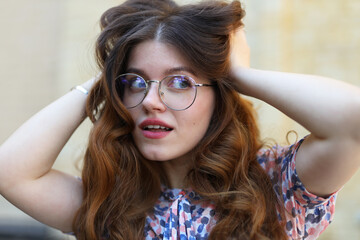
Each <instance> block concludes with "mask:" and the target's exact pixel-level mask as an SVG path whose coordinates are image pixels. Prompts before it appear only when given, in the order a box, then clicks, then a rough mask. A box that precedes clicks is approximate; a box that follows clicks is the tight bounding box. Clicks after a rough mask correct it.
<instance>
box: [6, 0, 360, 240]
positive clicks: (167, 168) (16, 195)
mask: <svg viewBox="0 0 360 240" xmlns="http://www.w3.org/2000/svg"><path fill="white" fill-rule="evenodd" d="M243 16H244V11H243V9H242V8H241V5H240V3H239V2H238V1H233V2H231V3H227V2H223V1H209V2H203V3H199V4H195V5H186V6H177V5H176V4H175V3H174V2H172V1H170V0H152V1H147V0H142V1H141V0H133V1H127V2H125V3H123V4H121V5H120V6H117V7H114V8H112V9H110V10H108V11H107V12H105V13H104V15H103V16H102V18H101V27H102V32H101V34H100V36H99V38H98V41H97V45H96V51H97V61H98V63H99V67H100V72H101V73H100V74H99V76H98V77H96V78H95V79H92V80H89V81H88V82H85V83H84V84H82V85H81V86H77V87H75V88H74V90H72V91H70V92H69V93H67V94H65V95H64V96H63V97H61V98H60V99H58V100H57V101H55V102H54V103H52V104H50V105H49V106H47V107H46V108H44V109H43V110H42V111H40V112H39V113H38V114H36V115H35V116H34V117H32V118H31V119H30V120H28V121H27V122H26V123H25V124H24V125H23V126H21V127H20V128H19V129H18V130H17V131H16V132H15V133H14V134H13V135H12V136H11V137H10V138H9V139H8V140H7V141H6V142H5V143H4V144H3V145H2V146H1V148H0V192H1V194H2V195H3V196H4V197H6V198H7V199H8V200H9V201H10V202H12V203H13V204H15V205H16V206H18V207H19V208H20V209H22V210H23V211H24V212H26V213H28V214H29V215H31V216H33V217H34V218H36V219H38V220H39V221H41V222H44V223H46V224H48V225H50V226H53V227H55V228H58V229H60V230H62V231H64V232H74V234H75V235H76V237H77V238H78V239H81V240H84V239H86V240H89V239H144V238H145V239H316V238H317V237H318V236H319V234H320V233H321V232H322V231H323V230H325V228H326V227H327V226H328V224H329V223H330V221H331V220H332V217H333V212H334V204H335V198H336V192H337V191H338V190H339V189H340V188H341V187H342V186H343V185H344V184H345V183H346V181H347V180H348V179H349V178H350V177H351V176H352V175H353V174H354V173H355V172H356V170H357V169H358V168H359V165H360V148H359V147H358V146H359V142H360V90H359V88H357V87H354V86H349V85H347V84H344V83H341V82H338V81H336V80H332V79H327V78H323V77H315V76H306V75H298V74H289V73H279V72H270V71H261V70H255V69H251V68H249V67H248V62H249V49H248V46H247V44H246V40H245V36H244V33H243V31H242V30H241V27H242V22H241V19H242V18H243ZM88 93H89V94H88ZM239 93H240V95H239ZM242 94H244V95H249V96H253V97H255V98H258V99H261V100H263V101H265V102H267V103H269V104H271V105H272V106H274V107H276V108H278V109H279V110H281V111H282V112H284V113H285V114H287V115H288V116H289V117H291V118H293V119H294V120H296V121H297V122H299V123H300V124H302V125H303V126H304V127H305V128H307V129H308V130H309V131H310V132H311V134H310V135H309V136H307V137H306V138H304V139H302V140H301V141H299V142H298V143H296V144H295V145H292V146H289V147H278V146H276V147H274V148H272V149H269V150H262V149H263V148H262V147H263V146H262V143H261V141H260V139H259V132H258V128H257V125H256V122H255V118H254V109H253V108H252V105H251V103H250V102H248V101H246V100H245V99H243V98H242V97H241V95H242ZM85 113H86V114H85ZM86 116H88V117H89V118H90V119H91V121H92V122H93V124H94V126H93V129H92V131H91V133H90V139H89V144H88V148H87V151H86V154H85V160H84V167H83V173H82V178H81V179H78V178H75V177H73V176H69V175H67V174H65V173H62V172H59V171H56V170H53V169H52V165H53V163H54V161H55V159H56V157H57V155H58V154H59V152H60V150H61V149H62V148H63V146H64V144H65V143H66V142H67V140H68V139H69V137H70V136H71V134H72V133H73V132H74V131H75V129H76V128H77V127H78V126H79V124H80V123H81V122H82V121H83V119H84V118H85V117H86Z"/></svg>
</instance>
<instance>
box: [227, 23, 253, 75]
mask: <svg viewBox="0 0 360 240" xmlns="http://www.w3.org/2000/svg"><path fill="white" fill-rule="evenodd" d="M230 44H231V64H232V67H235V68H236V67H245V68H250V47H249V45H248V43H247V40H246V35H245V31H244V28H239V29H237V30H235V31H234V32H233V33H232V34H231V35H230Z"/></svg>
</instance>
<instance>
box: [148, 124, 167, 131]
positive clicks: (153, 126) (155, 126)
mask: <svg viewBox="0 0 360 240" xmlns="http://www.w3.org/2000/svg"><path fill="white" fill-rule="evenodd" d="M144 129H162V130H166V131H170V130H171V129H170V128H167V127H164V126H160V125H148V126H146V127H144Z"/></svg>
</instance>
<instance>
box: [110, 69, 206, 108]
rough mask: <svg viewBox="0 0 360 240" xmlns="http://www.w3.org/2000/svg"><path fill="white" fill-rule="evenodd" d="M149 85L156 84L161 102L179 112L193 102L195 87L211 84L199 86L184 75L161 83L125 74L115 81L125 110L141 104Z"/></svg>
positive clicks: (169, 77)
mask: <svg viewBox="0 0 360 240" xmlns="http://www.w3.org/2000/svg"><path fill="white" fill-rule="evenodd" d="M150 83H158V84H159V88H158V93H159V96H160V99H161V101H162V102H163V103H164V104H165V105H166V106H167V107H168V108H170V109H173V110H176V111H181V110H185V109H188V108H189V107H191V105H192V104H193V103H194V102H195V99H196V95H197V87H209V86H213V84H199V83H196V82H195V81H194V79H192V78H191V77H189V76H186V75H171V76H167V77H165V78H164V79H162V80H161V81H156V80H145V79H144V78H142V77H141V76H139V75H137V74H134V73H125V74H122V75H120V76H118V77H117V78H116V80H115V84H116V92H117V94H118V97H120V99H121V100H122V102H123V104H124V105H125V107H126V108H128V109H130V108H134V107H136V106H138V105H139V104H141V103H142V101H143V100H144V99H145V97H146V95H147V93H148V92H149V89H150Z"/></svg>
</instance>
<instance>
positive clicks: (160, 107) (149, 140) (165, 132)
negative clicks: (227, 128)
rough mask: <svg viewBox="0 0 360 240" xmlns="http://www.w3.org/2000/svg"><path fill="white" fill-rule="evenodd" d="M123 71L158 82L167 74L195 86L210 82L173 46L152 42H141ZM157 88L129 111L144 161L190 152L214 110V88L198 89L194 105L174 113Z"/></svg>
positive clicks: (154, 87)
mask: <svg viewBox="0 0 360 240" xmlns="http://www.w3.org/2000/svg"><path fill="white" fill-rule="evenodd" d="M126 72H127V73H136V74H138V75H140V76H142V77H143V78H144V79H145V80H157V81H160V80H162V79H163V78H164V77H166V76H169V75H187V76H190V77H191V78H193V79H194V80H195V81H196V83H203V84H204V83H207V84H208V83H210V82H209V81H208V80H207V79H204V78H201V77H200V76H199V75H198V74H197V72H196V69H193V68H192V66H190V64H189V63H188V62H187V61H186V60H185V59H184V57H183V56H182V55H181V54H180V53H179V51H178V50H177V49H176V48H175V47H173V46H171V45H168V44H164V43H161V42H159V41H155V40H148V41H145V42H142V43H140V44H139V45H137V46H136V47H135V48H134V49H133V51H132V52H131V54H130V57H129V62H128V69H127V71H126ZM158 86H159V84H158V83H151V84H150V89H149V92H148V94H147V95H146V97H145V99H144V100H143V102H142V103H141V104H140V105H138V106H137V107H135V108H132V109H129V112H130V114H131V116H132V118H133V119H134V121H135V125H136V127H135V129H134V131H133V133H132V135H133V138H134V140H135V144H136V145H137V147H138V149H139V150H140V152H141V153H142V155H143V156H144V157H145V158H147V159H149V160H156V161H167V160H172V159H178V158H181V157H183V156H185V154H187V153H189V152H190V151H191V150H192V149H193V148H194V147H195V146H196V145H197V144H198V142H199V141H200V140H201V139H202V137H203V136H204V135H205V132H206V130H207V128H208V126H209V123H210V119H211V116H212V114H213V110H214V101H215V93H214V90H213V87H198V88H197V96H196V100H195V102H194V103H193V105H192V106H191V107H190V108H188V109H186V110H182V111H175V110H172V109H170V108H167V107H166V105H165V104H164V103H163V102H162V101H161V99H160V96H159V94H158ZM151 125H152V126H151ZM149 126H150V128H149ZM159 126H160V128H159ZM161 127H166V129H161Z"/></svg>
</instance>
